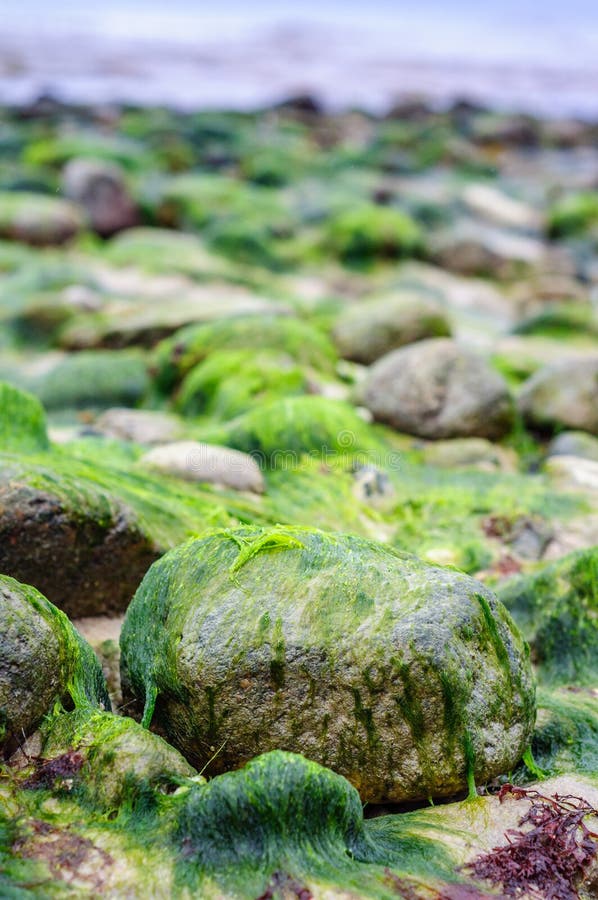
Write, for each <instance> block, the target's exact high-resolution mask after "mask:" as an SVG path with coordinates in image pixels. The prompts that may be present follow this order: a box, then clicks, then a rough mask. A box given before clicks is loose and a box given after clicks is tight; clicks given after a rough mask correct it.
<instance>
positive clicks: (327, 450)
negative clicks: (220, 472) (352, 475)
mask: <svg viewBox="0 0 598 900" xmlns="http://www.w3.org/2000/svg"><path fill="white" fill-rule="evenodd" d="M209 438H210V433H208V435H207V439H209ZM214 440H219V441H220V442H221V443H223V444H226V445H227V446H228V447H234V448H235V449H236V450H243V451H244V452H245V453H250V454H252V456H254V458H256V459H257V460H258V461H260V462H261V463H263V464H265V465H269V466H272V467H273V468H277V467H278V468H279V467H285V466H286V467H289V466H292V465H296V464H297V463H298V462H299V459H300V457H301V456H302V455H303V454H310V455H312V456H314V457H315V458H317V459H320V460H321V461H322V462H323V463H324V464H325V463H326V462H327V460H328V459H329V458H330V457H333V456H336V455H337V454H346V455H347V456H349V455H352V454H355V453H361V454H365V453H368V452H371V453H374V452H376V451H382V449H383V447H384V444H383V442H382V440H381V439H380V438H379V437H378V436H377V434H376V432H375V431H374V430H373V429H372V428H371V426H370V425H368V424H367V423H366V422H364V421H363V419H361V418H360V417H359V415H358V414H357V413H356V412H355V410H354V409H353V407H351V406H349V404H348V403H344V402H343V401H340V400H330V399H328V398H327V397H317V396H309V397H287V398H285V399H282V400H271V401H270V402H267V403H262V404H260V405H259V406H256V407H255V408H254V409H252V410H250V411H249V412H247V413H245V414H244V415H242V416H238V417H237V418H236V419H233V420H232V421H231V422H229V423H228V424H226V425H224V426H222V428H221V429H216V431H215V433H214Z"/></svg>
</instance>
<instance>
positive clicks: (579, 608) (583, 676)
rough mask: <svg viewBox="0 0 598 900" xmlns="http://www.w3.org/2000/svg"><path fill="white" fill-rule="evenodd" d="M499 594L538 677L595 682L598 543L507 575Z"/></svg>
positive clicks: (597, 680)
mask: <svg viewBox="0 0 598 900" xmlns="http://www.w3.org/2000/svg"><path fill="white" fill-rule="evenodd" d="M499 596H500V598H501V600H502V601H503V603H504V604H505V606H506V607H507V609H509V611H510V612H511V614H512V616H513V617H514V619H515V620H516V622H517V623H518V624H519V627H520V628H521V629H522V631H523V634H524V635H525V637H526V639H527V640H528V641H529V643H530V645H531V648H532V653H533V656H534V659H535V662H536V664H537V665H538V667H539V672H540V674H541V676H542V678H543V679H544V680H548V681H551V682H556V683H557V684H585V685H596V684H598V548H593V549H591V550H582V551H579V552H577V553H571V554H569V555H568V556H565V557H563V558H562V559H560V560H558V561H557V562H554V563H549V564H548V565H546V564H545V565H543V566H541V567H540V568H539V569H538V570H537V571H535V572H534V573H533V574H531V575H527V576H522V577H519V578H515V579H512V580H511V581H509V582H507V583H506V584H504V585H503V586H501V588H500V590H499Z"/></svg>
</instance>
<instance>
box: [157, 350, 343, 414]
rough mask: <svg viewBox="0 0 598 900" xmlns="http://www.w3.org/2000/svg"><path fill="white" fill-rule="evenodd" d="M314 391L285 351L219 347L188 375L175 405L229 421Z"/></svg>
mask: <svg viewBox="0 0 598 900" xmlns="http://www.w3.org/2000/svg"><path fill="white" fill-rule="evenodd" d="M318 387H319V386H318ZM332 387H333V388H334V387H337V385H332ZM341 387H343V386H341ZM310 391H311V392H315V391H316V388H315V386H314V385H313V382H311V381H310V379H309V378H308V376H307V374H306V372H305V371H304V370H303V369H302V368H301V366H298V365H297V364H296V363H295V362H294V361H293V359H292V358H291V357H290V356H288V355H286V354H284V353H276V352H275V351H274V350H262V351H257V352H256V351H252V350H228V351H227V350H216V351H215V352H214V353H210V354H209V356H208V357H207V359H204V360H203V362H200V363H198V365H197V366H195V367H194V368H193V369H191V371H190V372H189V373H188V374H187V375H186V376H185V378H184V379H183V381H182V384H181V386H180V388H179V390H178V391H177V393H176V395H175V398H174V405H175V407H176V409H177V410H179V412H180V413H181V414H182V415H184V416H201V415H207V416H213V417H214V418H216V419H223V420H225V421H226V420H228V419H232V418H234V417H235V416H238V415H240V414H241V413H245V412H247V411H248V410H250V409H252V408H253V407H254V406H255V405H256V403H263V402H264V401H267V400H274V399H276V398H279V399H283V398H285V397H292V396H295V395H300V394H306V393H308V392H310ZM319 391H320V392H321V393H323V389H322V388H319ZM337 399H338V398H337Z"/></svg>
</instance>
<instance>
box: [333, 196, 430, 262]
mask: <svg viewBox="0 0 598 900" xmlns="http://www.w3.org/2000/svg"><path fill="white" fill-rule="evenodd" d="M324 243H325V246H326V248H327V249H328V250H330V251H331V252H332V253H334V254H335V255H337V256H339V257H340V258H341V259H342V260H344V261H345V262H362V261H369V260H371V259H375V258H376V257H382V258H391V259H393V258H403V257H409V256H416V255H419V254H421V253H422V252H423V249H424V239H423V234H422V232H421V230H420V228H419V225H417V223H416V222H414V220H413V219H411V218H410V217H409V216H408V215H407V214H406V213H404V212H401V211H400V210H398V209H392V208H391V207H387V206H376V205H374V204H362V205H361V206H357V207H355V208H353V209H350V210H346V211H342V212H339V213H337V214H336V215H334V216H332V217H331V218H330V220H329V221H328V222H327V223H326V229H325V238H324Z"/></svg>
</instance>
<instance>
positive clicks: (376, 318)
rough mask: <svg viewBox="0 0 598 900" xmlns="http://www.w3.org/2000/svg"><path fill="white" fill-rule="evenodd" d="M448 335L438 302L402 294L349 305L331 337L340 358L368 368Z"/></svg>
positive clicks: (409, 293)
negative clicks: (427, 340) (404, 348)
mask: <svg viewBox="0 0 598 900" xmlns="http://www.w3.org/2000/svg"><path fill="white" fill-rule="evenodd" d="M450 333H451V328H450V323H449V320H448V318H447V316H446V313H445V312H444V310H443V309H442V307H441V306H440V304H439V303H438V302H437V301H435V300H434V299H433V298H432V297H426V296H425V294H423V293H417V292H416V291H411V292H407V291H405V292H400V293H397V294H396V295H392V294H391V295H389V296H388V297H380V298H379V299H376V300H364V301H362V302H360V303H358V304H355V305H354V306H350V307H349V308H348V309H346V310H345V311H344V312H342V313H341V315H340V316H339V318H338V319H337V320H336V322H335V324H334V328H333V331H332V336H333V339H334V342H335V344H336V347H337V350H338V352H339V354H340V355H341V356H342V357H344V358H345V359H350V360H353V361H354V362H359V363H364V364H365V365H369V364H370V363H372V362H375V360H377V359H379V358H380V357H381V356H384V354H385V353H389V352H390V351H391V350H395V349H396V348H397V347H402V346H403V345H404V344H411V343H413V342H414V341H420V340H423V339H424V338H431V337H444V336H447V335H450Z"/></svg>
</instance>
